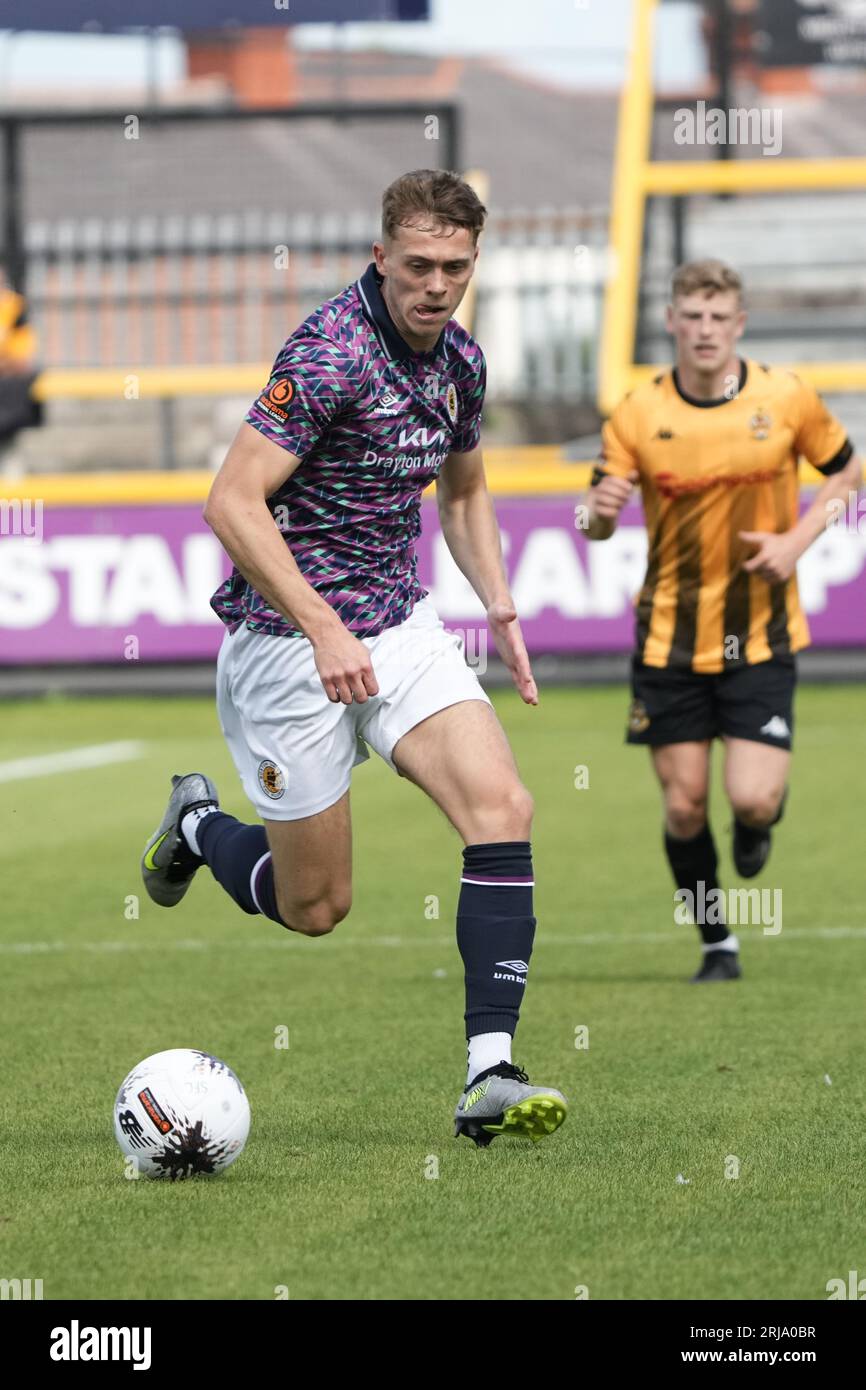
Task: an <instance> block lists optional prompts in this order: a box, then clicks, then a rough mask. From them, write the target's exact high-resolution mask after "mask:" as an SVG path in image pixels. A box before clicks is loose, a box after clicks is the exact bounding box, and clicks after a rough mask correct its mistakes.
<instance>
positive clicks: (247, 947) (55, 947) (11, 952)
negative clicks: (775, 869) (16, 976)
mask: <svg viewBox="0 0 866 1390" xmlns="http://www.w3.org/2000/svg"><path fill="white" fill-rule="evenodd" d="M275 925H276V924H275ZM780 936H781V938H782V939H787V940H790V941H811V940H815V939H817V940H820V941H847V940H852V941H863V940H864V939H866V927H848V926H838V927H809V928H807V927H791V928H789V929H786V930H784V931H783V932H782V933H780ZM682 939H683V932H682V931H679V932H646V933H645V934H644V935H643V936H637V935H634V934H629V935H626V934H623V935H622V936H618V935H617V934H616V933H615V932H587V933H586V935H585V936H557V935H556V934H555V933H551V934H548V935H547V936H546V937H545V938H544V940H543V941H542V942H540V943H539V944H540V945H542V946H617V945H621V946H640V945H651V944H655V943H657V942H667V943H670V942H675V941H682ZM752 939H754V940H758V941H763V940H765V938H764V936H763V934H761V935H760V936H756V937H755V938H749V940H752ZM454 944H455V942H454V937H453V936H436V937H429V936H427V937H425V936H417V937H414V936H412V937H410V936H369V937H355V938H354V940H353V939H352V938H351V937H350V936H349V935H348V933H346V935H344V936H342V937H341V936H334V937H332V938H331V945H332V946H335V945H336V946H348V947H355V946H368V947H373V948H374V949H376V948H378V949H380V950H392V949H394V948H398V949H399V948H402V947H413V948H414V947H418V946H428V947H431V948H435V949H436V950H437V951H439V950H442V949H443V948H445V947H453V946H454ZM300 946H301V938H300V934H299V933H296V932H293V933H291V934H286V935H285V936H282V937H281V936H277V937H271V936H267V937H261V938H260V939H255V938H250V939H249V940H248V941H207V940H202V941H197V940H193V939H190V938H184V937H174V938H170V939H169V940H166V941H72V942H67V941H5V942H0V955H7V956H28V955H34V956H35V955H40V956H44V955H60V954H62V953H64V952H77V951H86V952H90V953H91V954H93V955H119V954H123V953H124V952H126V951H189V952H195V951H273V950H277V951H284V950H286V949H289V950H291V949H298V948H299V947H300Z"/></svg>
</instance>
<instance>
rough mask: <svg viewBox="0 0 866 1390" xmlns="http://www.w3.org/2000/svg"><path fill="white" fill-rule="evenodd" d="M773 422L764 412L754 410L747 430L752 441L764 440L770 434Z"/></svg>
mask: <svg viewBox="0 0 866 1390" xmlns="http://www.w3.org/2000/svg"><path fill="white" fill-rule="evenodd" d="M772 424H773V421H772V420H771V419H770V417H769V415H768V414H767V413H766V411H764V410H756V411H755V413H754V415H753V416H752V418H751V420H750V421H749V430H750V432H751V435H752V438H753V439H766V438H767V435H768V434H769V433H770V429H771V427H772Z"/></svg>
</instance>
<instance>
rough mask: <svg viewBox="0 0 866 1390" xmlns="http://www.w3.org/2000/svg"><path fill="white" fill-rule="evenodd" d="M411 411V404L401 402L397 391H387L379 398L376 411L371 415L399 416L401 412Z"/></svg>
mask: <svg viewBox="0 0 866 1390" xmlns="http://www.w3.org/2000/svg"><path fill="white" fill-rule="evenodd" d="M408 409H409V402H408V401H404V400H401V399H400V397H399V396H398V395H397V393H396V391H386V392H385V394H384V395H383V396H380V397H379V400H378V402H377V404H376V408H375V410H372V411H371V412H370V413H371V415H399V414H400V412H401V411H403V410H408Z"/></svg>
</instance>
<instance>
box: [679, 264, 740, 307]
mask: <svg viewBox="0 0 866 1390" xmlns="http://www.w3.org/2000/svg"><path fill="white" fill-rule="evenodd" d="M702 290H703V291H704V292H705V297H706V298H709V297H710V295H713V294H726V293H727V292H728V291H730V290H733V291H735V293H736V294H737V295H738V296H739V298H740V300H742V298H743V282H742V280H741V279H740V277H739V275H738V274H737V272H736V271H735V270H733V269H732V268H731V267H730V266H729V265H725V263H724V261H717V260H714V259H713V258H712V257H708V258H707V259H706V260H703V261H686V262H685V264H684V265H680V266H677V268H676V270H675V271H674V273H673V277H672V279H671V301H673V300H675V299H680V298H683V297H684V296H685V295H687V294H700V293H701V291H702Z"/></svg>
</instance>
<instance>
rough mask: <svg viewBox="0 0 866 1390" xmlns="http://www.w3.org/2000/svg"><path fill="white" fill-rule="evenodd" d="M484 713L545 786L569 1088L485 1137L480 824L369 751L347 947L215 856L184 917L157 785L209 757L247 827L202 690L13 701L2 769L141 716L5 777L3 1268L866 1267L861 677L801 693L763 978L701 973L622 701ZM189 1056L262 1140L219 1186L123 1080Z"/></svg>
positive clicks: (512, 1276) (100, 1293)
mask: <svg viewBox="0 0 866 1390" xmlns="http://www.w3.org/2000/svg"><path fill="white" fill-rule="evenodd" d="M496 705H497V708H498V710H499V713H500V715H501V718H502V720H503V722H504V724H505V727H506V729H507V731H508V733H509V735H510V737H511V739H512V742H513V746H514V749H515V752H516V755H517V759H518V763H519V765H520V768H521V772H522V775H523V777H524V780H525V781H526V783H527V785H528V786H529V787H530V789H531V790H532V791H533V793H534V795H535V798H536V823H535V833H534V851H535V868H536V876H537V881H538V887H537V889H536V912H537V916H538V922H539V926H538V932H537V935H536V944H535V952H534V955H533V964H532V971H531V975H530V984H529V988H528V991H527V996H526V1003H525V1005H524V1009H523V1017H522V1021H521V1026H520V1029H519V1031H518V1034H517V1039H516V1046H515V1058H516V1059H517V1060H519V1061H520V1062H521V1063H522V1064H524V1065H525V1066H526V1067H527V1068H528V1069H529V1072H530V1076H531V1078H532V1080H533V1081H540V1082H542V1083H545V1084H550V1085H554V1086H557V1087H560V1088H561V1089H563V1090H564V1091H565V1092H566V1094H567V1096H568V1097H569V1100H570V1114H569V1118H568V1120H567V1122H566V1125H565V1126H564V1127H563V1128H562V1129H561V1130H560V1131H559V1132H558V1133H557V1134H555V1135H553V1136H552V1137H551V1138H549V1139H547V1140H545V1141H544V1142H543V1143H541V1144H539V1145H538V1146H533V1147H530V1146H529V1145H526V1146H523V1145H520V1144H518V1143H515V1142H513V1141H512V1142H510V1143H509V1141H505V1140H496V1141H495V1142H494V1143H493V1145H492V1146H491V1147H490V1148H489V1149H487V1150H486V1151H481V1150H476V1149H475V1147H474V1146H473V1145H472V1144H471V1143H469V1142H468V1141H466V1140H461V1141H460V1142H459V1143H458V1142H455V1141H454V1139H453V1138H452V1132H453V1131H452V1112H453V1108H454V1105H455V1104H456V1101H457V1098H458V1095H459V1092H460V1090H461V1087H462V1084H463V1080H464V1060H465V1044H464V1040H463V1031H462V1011H463V988H462V972H461V963H460V959H459V956H458V954H457V949H456V945H455V942H454V911H455V906H456V899H457V892H458V880H459V869H460V844H459V841H458V839H457V837H456V836H455V835H454V833H453V832H452V831H451V830H450V829H449V828H448V826H447V825H446V823H445V822H444V820H443V818H442V816H441V815H440V814H439V812H438V811H437V810H436V809H435V808H434V807H433V806H432V805H431V804H429V803H427V802H426V801H425V799H424V798H423V796H422V795H421V793H420V792H419V791H418V790H417V789H416V788H414V787H412V786H410V785H409V784H407V783H404V782H401V781H400V780H398V779H397V778H396V777H394V776H393V774H392V773H390V772H389V771H388V769H387V768H386V767H385V766H384V764H382V763H381V762H379V760H378V759H376V758H375V756H374V757H372V758H371V761H370V763H368V764H367V765H366V766H364V767H362V768H360V769H359V770H358V772H357V773H356V776H355V781H354V787H353V814H354V823H355V877H356V892H355V906H354V908H353V911H352V914H351V915H350V917H349V918H348V919H347V921H345V922H344V923H342V924H341V925H340V926H339V927H338V928H337V930H336V931H335V932H334V933H333V934H332V935H331V936H329V937H327V938H324V939H319V940H307V939H303V938H298V937H296V936H294V935H292V934H289V933H286V932H283V931H281V930H280V929H279V928H278V927H277V926H275V925H274V924H272V923H270V922H267V921H265V920H264V919H261V918H252V917H246V916H244V915H243V914H241V913H240V911H239V910H238V909H236V908H235V906H234V904H233V903H232V902H231V901H230V900H229V899H228V898H227V897H226V896H225V895H224V894H223V893H222V891H221V890H220V889H219V888H218V887H217V886H216V885H215V884H214V883H213V881H212V880H211V879H210V878H209V876H208V875H207V872H206V871H205V872H203V873H201V874H200V875H199V877H198V879H197V880H196V882H195V884H194V885H193V887H192V889H191V890H190V893H189V894H188V896H187V898H186V899H185V900H184V902H183V903H182V904H181V905H180V906H179V907H178V908H176V909H175V910H173V911H171V912H168V911H164V910H161V909H159V908H157V907H155V906H154V905H153V904H151V903H150V901H149V899H148V898H147V897H146V895H145V894H144V892H143V888H142V885H141V882H140V879H139V874H138V859H139V854H140V851H141V846H142V844H143V842H144V840H145V838H146V837H147V835H148V834H149V833H150V832H151V830H152V829H153V826H154V825H155V824H156V823H157V821H158V819H159V817H160V816H161V814H162V810H163V807H164V804H165V800H166V796H167V792H168V778H169V774H170V773H172V772H175V771H189V770H192V769H196V768H201V769H203V770H206V771H208V772H209V773H210V774H211V775H212V776H213V777H214V778H215V780H216V782H217V785H218V786H219V787H220V790H221V793H222V797H223V803H224V806H225V809H226V810H228V811H231V812H233V813H234V814H237V815H239V816H241V817H242V818H243V819H252V812H251V809H250V808H249V806H248V804H247V803H246V801H245V799H244V797H243V795H242V793H241V791H240V788H239V785H238V782H237V778H236V775H235V772H234V769H233V767H232V765H231V763H230V760H229V756H228V753H227V750H226V749H225V747H224V745H223V742H222V738H221V735H220V733H219V729H218V726H217V722H216V716H215V713H214V711H213V708H212V705H211V703H210V702H209V701H207V700H193V699H185V700H168V699H150V700H137V699H101V700H48V701H45V702H42V703H26V704H25V703H21V704H9V705H4V707H3V721H2V728H0V762H3V761H8V760H11V759H15V758H21V757H26V756H28V755H31V754H33V755H37V754H45V753H52V752H59V751H62V750H65V749H68V748H74V747H79V746H85V745H91V744H100V743H104V742H111V741H114V740H118V739H128V738H138V739H141V740H143V742H144V744H145V745H146V754H145V756H144V757H143V758H141V759H139V760H137V761H133V762H127V763H124V764H120V765H116V766H110V767H103V768H94V769H93V770H89V771H76V772H57V773H56V775H44V776H40V777H38V778H34V779H30V780H17V781H7V782H5V783H2V784H0V814H2V827H3V834H2V839H0V856H2V864H0V881H2V885H3V887H2V899H3V901H2V912H0V920H2V930H0V959H2V978H3V1024H4V1027H3V1035H4V1047H3V1054H4V1055H3V1086H2V1116H0V1119H2V1133H3V1138H4V1158H3V1164H2V1190H0V1249H2V1259H0V1265H2V1267H0V1275H2V1276H4V1277H7V1278H11V1277H20V1278H25V1277H29V1278H32V1279H36V1278H41V1279H42V1280H43V1287H44V1296H45V1298H47V1299H51V1298H82V1299H95V1298H121V1299H132V1298H148V1299H179V1298H185V1299H209V1298H232V1299H272V1298H274V1297H275V1296H277V1295H276V1293H275V1291H277V1290H287V1291H288V1297H289V1298H291V1299H327V1300H331V1299H431V1300H441V1299H509V1300H510V1299H514V1300H527V1299H552V1300H560V1299H561V1300H572V1299H574V1298H575V1296H576V1290H578V1289H579V1287H581V1286H583V1287H585V1288H586V1290H587V1291H588V1295H589V1298H590V1299H694V1298H697V1299H708V1298H722V1299H771V1300H776V1299H792V1298H803V1299H825V1298H826V1297H827V1294H826V1285H827V1281H828V1280H830V1279H832V1278H836V1277H841V1278H844V1279H846V1280H847V1275H848V1271H849V1270H850V1269H858V1270H860V1271H866V1237H864V1228H863V1221H862V1212H863V1209H864V1199H866V1172H864V1161H863V1140H864V1100H866V1084H864V1069H863V1058H862V1029H863V988H864V985H863V981H864V975H866V919H864V915H863V911H862V902H863V898H862V891H863V890H862V883H863V871H862V859H863V850H862V840H863V785H864V767H866V721H864V719H863V708H864V691H863V688H862V687H857V686H853V685H851V686H835V687H832V686H831V687H804V688H802V689H801V691H800V694H799V697H798V730H797V748H796V752H795V758H794V768H793V778H792V793H791V799H790V802H789V806H788V811H787V814H786V817H785V821H784V823H783V824H782V825H781V826H780V828H779V831H778V833H777V836H776V842H775V845H774V849H773V854H772V857H771V860H770V863H769V865H768V867H767V869H766V870H765V871H764V873H763V875H762V876H761V877H760V878H759V879H758V880H757V881H756V882H757V885H758V886H761V887H770V888H776V887H779V888H781V889H782V892H783V927H782V931H781V932H780V933H779V934H778V935H777V936H769V935H764V934H763V933H762V931H761V928H760V927H759V926H752V927H746V928H745V929H742V930H741V932H740V936H741V941H742V960H743V968H744V979H743V980H742V981H741V982H739V983H738V984H727V985H720V986H710V987H701V988H690V987H689V986H688V985H686V984H685V983H684V981H685V979H686V978H687V977H688V976H689V975H690V974H691V973H692V971H693V970H694V969H695V968H696V965H697V963H698V958H699V951H698V947H697V937H696V933H695V931H694V928H692V927H689V926H677V925H676V924H675V923H674V920H673V903H672V884H671V883H670V882H669V877H668V870H667V866H666V864H665V863H664V861H663V858H662V854H661V828H660V821H661V817H660V809H659V802H658V793H657V791H656V788H655V785H654V783H653V781H652V778H651V773H650V767H649V763H648V757H647V755H646V753H645V752H644V751H643V750H640V749H630V748H626V747H625V746H624V745H623V743H622V732H623V726H624V719H625V712H626V698H625V694H624V692H623V691H622V690H617V689H593V690H547V691H543V692H542V697H541V704H540V706H539V707H538V708H537V709H534V710H532V709H527V708H525V707H523V706H522V705H521V704H520V702H519V700H518V699H517V698H516V697H515V696H514V695H513V694H510V693H508V694H501V695H498V696H497V697H496ZM715 756H716V759H717V760H718V758H719V756H720V752H719V750H717V751H716V755H715ZM578 765H584V766H585V767H586V768H587V770H588V777H589V785H588V787H585V788H582V789H580V790H578V789H576V788H575V785H574V783H575V768H576V767H577V766H578ZM715 780H716V787H715V791H714V816H713V823H714V828H715V832H716V838H717V842H718V845H719V850H720V860H721V866H722V882H723V884H724V885H726V886H732V885H734V884H735V883H736V880H735V879H734V877H733V870H732V867H731V863H730V838H729V834H728V819H729V817H728V814H727V811H726V808H725V806H724V804H723V802H722V800H721V798H720V796H719V794H718V767H717V769H716V779H715ZM133 894H135V895H139V897H140V915H139V916H138V917H137V918H135V917H129V916H127V915H126V914H127V912H128V911H129V909H128V907H127V900H128V899H129V897H130V895H133ZM434 897H435V898H437V899H438V904H439V915H438V918H437V917H435V916H431V915H430V913H431V912H432V910H433V908H432V906H431V899H432V898H434ZM280 1028H286V1029H288V1041H289V1046H288V1048H287V1049H285V1048H283V1049H280V1048H277V1047H275V1039H276V1038H277V1036H278V1035H277V1030H278V1029H280ZM579 1028H585V1029H587V1030H588V1042H589V1046H588V1047H580V1048H578V1047H576V1046H575V1041H576V1039H577V1040H580V1039H581V1037H582V1034H580V1033H576V1029H579ZM169 1047H196V1048H202V1049H205V1050H207V1051H209V1052H213V1053H215V1054H216V1055H217V1056H219V1057H222V1058H224V1059H225V1060H226V1061H227V1062H229V1063H230V1065H231V1066H232V1067H234V1068H235V1070H236V1071H237V1073H238V1075H239V1076H240V1078H241V1080H242V1081H243V1083H244V1085H245V1087H246V1089H247V1092H248V1095H249V1098H250V1103H251V1106H252V1115H253V1121H252V1128H251V1132H250V1138H249V1141H248V1144H247V1147H246V1150H245V1152H244V1153H243V1154H242V1156H241V1158H240V1159H239V1160H238V1161H237V1163H236V1164H235V1166H234V1167H233V1168H231V1169H230V1170H229V1171H228V1172H227V1173H225V1174H223V1175H222V1176H220V1177H217V1178H215V1179H197V1180H194V1181H191V1182H185V1183H176V1184H173V1185H172V1184H168V1183H157V1182H152V1181H148V1180H146V1179H141V1180H139V1181H129V1180H127V1179H126V1178H125V1177H124V1170H123V1163H122V1158H121V1155H120V1151H119V1150H118V1149H117V1147H116V1145H115V1141H114V1137H113V1133H112V1125H111V1120H112V1104H113V1100H114V1095H115V1092H116V1089H117V1086H118V1085H119V1083H120V1081H121V1079H122V1078H123V1076H124V1075H125V1074H126V1072H127V1071H128V1070H129V1069H130V1067H131V1066H133V1064H134V1063H136V1062H138V1061H139V1060H140V1059H141V1058H142V1057H144V1056H146V1055H147V1054H149V1053H152V1052H156V1051H159V1050H161V1049H163V1048H169ZM733 1158H735V1159H736V1160H737V1161H738V1164H737V1165H735V1164H734V1163H733V1162H732V1159H733ZM737 1166H738V1169H739V1176H737V1177H729V1176H726V1169H727V1171H728V1172H732V1171H734V1169H735V1167H737ZM437 1170H438V1177H434V1176H430V1175H431V1174H433V1173H435V1172H436V1171H437ZM678 1177H680V1178H682V1179H687V1181H678ZM283 1296H285V1294H283Z"/></svg>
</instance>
